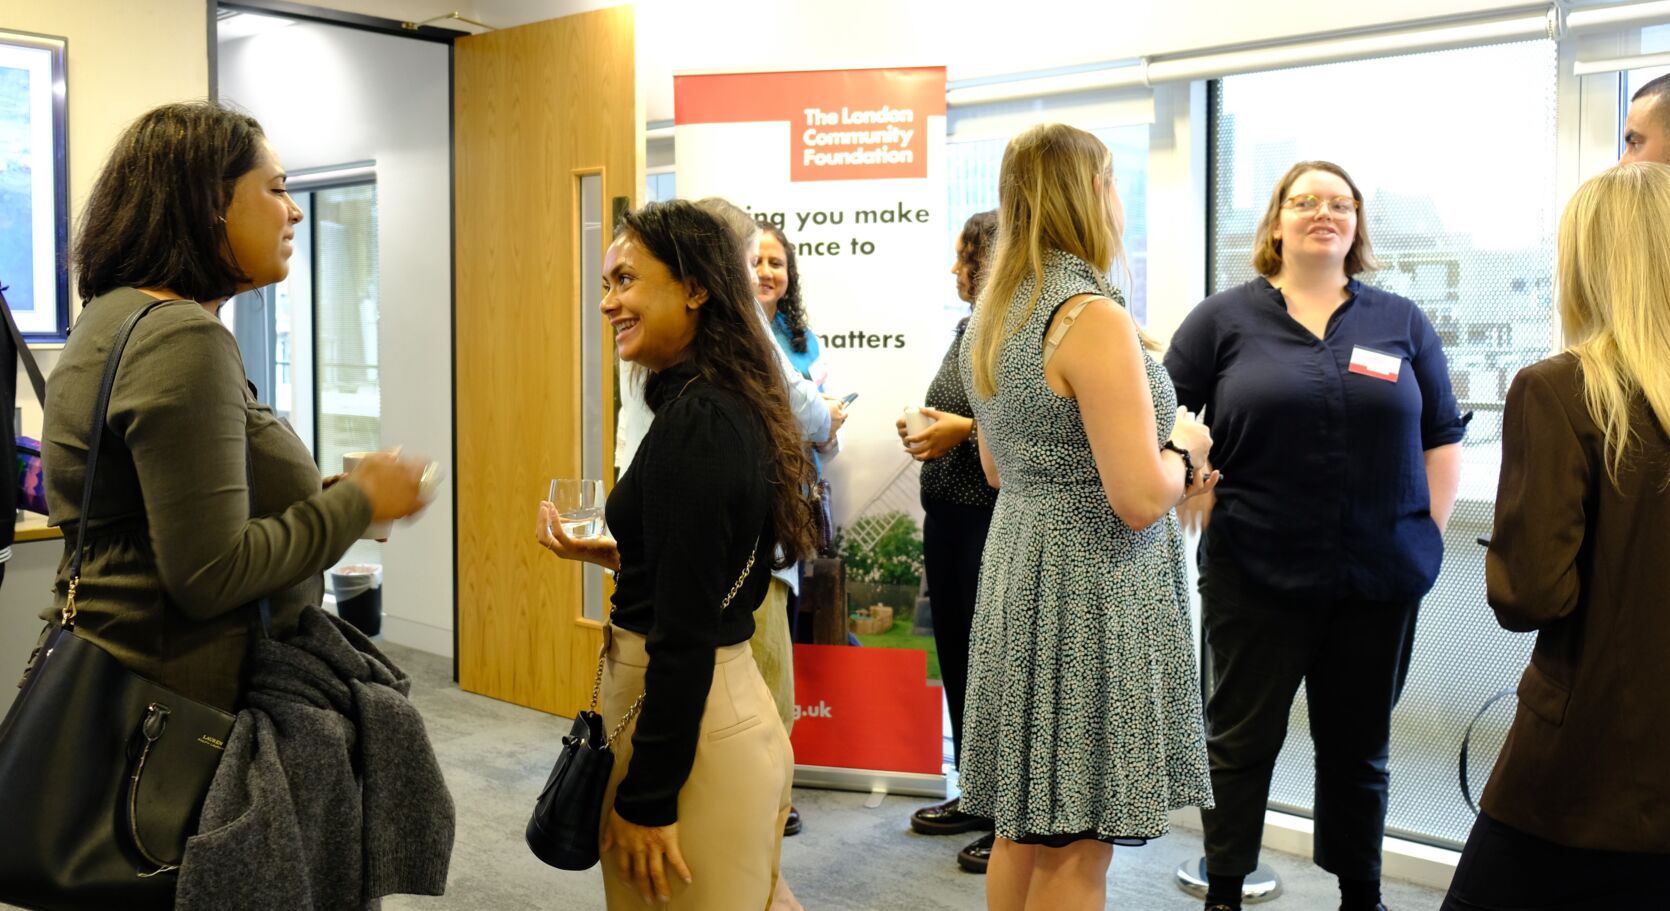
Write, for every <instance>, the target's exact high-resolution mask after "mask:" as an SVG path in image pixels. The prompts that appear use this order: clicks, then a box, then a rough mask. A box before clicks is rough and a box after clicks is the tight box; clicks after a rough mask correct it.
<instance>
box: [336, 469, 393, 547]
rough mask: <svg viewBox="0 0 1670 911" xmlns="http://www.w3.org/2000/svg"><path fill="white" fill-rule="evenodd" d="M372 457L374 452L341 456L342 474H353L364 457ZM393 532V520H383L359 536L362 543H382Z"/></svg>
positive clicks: (367, 527) (366, 528)
mask: <svg viewBox="0 0 1670 911" xmlns="http://www.w3.org/2000/svg"><path fill="white" fill-rule="evenodd" d="M372 455H376V453H375V452H366V451H363V450H362V451H360V452H348V453H343V455H342V473H343V474H347V475H351V474H353V473H354V469H355V468H358V467H359V464H360V462H362V461H364V460H365V458H366V456H372ZM393 530H394V520H393V519H385V520H383V521H381V522H372V523H371V524H370V525H367V526H366V527H365V531H364V532H363V533H361V534H360V540H362V541H382V540H385V539H387V538H388V536H389V532H392V531H393Z"/></svg>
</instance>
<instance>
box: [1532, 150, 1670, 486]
mask: <svg viewBox="0 0 1670 911" xmlns="http://www.w3.org/2000/svg"><path fill="white" fill-rule="evenodd" d="M1667 224H1670V166H1666V165H1662V164H1657V163H1653V162H1636V163H1633V164H1627V165H1620V166H1618V167H1615V168H1612V169H1611V170H1608V171H1605V172H1603V173H1601V174H1600V175H1598V176H1596V177H1592V178H1590V179H1589V180H1588V181H1586V182H1585V183H1584V184H1583V185H1582V186H1581V187H1578V188H1577V192H1576V193H1575V194H1573V195H1572V198H1571V202H1570V203H1568V204H1567V205H1566V211H1565V214H1564V215H1562V216H1561V218H1560V240H1559V279H1560V281H1559V289H1560V290H1559V294H1560V321H1561V323H1562V324H1563V326H1564V328H1565V333H1566V342H1567V345H1568V348H1567V350H1569V351H1571V352H1572V353H1573V354H1575V355H1576V356H1577V360H1578V362H1579V363H1580V364H1581V365H1582V368H1583V399H1584V403H1585V404H1586V405H1587V406H1588V409H1589V415H1590V416H1591V417H1592V418H1594V421H1595V424H1596V425H1597V426H1599V427H1600V428H1601V430H1602V431H1603V432H1604V433H1605V435H1606V446H1605V450H1606V473H1607V476H1608V477H1609V478H1611V479H1612V483H1613V484H1617V483H1618V473H1619V472H1620V471H1621V470H1622V468H1623V463H1624V458H1625V456H1626V455H1627V454H1628V452H1629V450H1630V448H1631V447H1632V446H1633V445H1634V443H1635V440H1636V437H1637V436H1638V435H1639V434H1640V428H1639V427H1636V426H1632V425H1631V423H1630V404H1631V402H1632V400H1633V399H1634V398H1635V397H1636V396H1637V395H1641V396H1644V397H1645V398H1646V400H1647V407H1648V410H1649V412H1650V413H1651V414H1652V415H1653V416H1654V417H1656V418H1657V419H1658V423H1659V426H1660V427H1661V428H1664V429H1665V430H1667V431H1670V233H1667V232H1665V230H1664V226H1665V225H1667ZM1665 483H1666V484H1667V485H1670V477H1666V479H1665Z"/></svg>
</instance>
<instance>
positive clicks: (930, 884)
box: [0, 645, 1442, 911]
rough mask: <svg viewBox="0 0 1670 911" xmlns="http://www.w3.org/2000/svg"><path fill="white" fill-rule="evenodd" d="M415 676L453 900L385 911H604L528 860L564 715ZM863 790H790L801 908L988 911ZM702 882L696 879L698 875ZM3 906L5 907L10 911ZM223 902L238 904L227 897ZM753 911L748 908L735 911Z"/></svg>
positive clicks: (1393, 886)
mask: <svg viewBox="0 0 1670 911" xmlns="http://www.w3.org/2000/svg"><path fill="white" fill-rule="evenodd" d="M383 647H384V648H385V649H386V650H387V652H388V654H389V656H390V657H391V658H393V659H394V660H395V661H396V662H397V663H399V664H400V665H401V666H402V667H404V668H406V669H407V670H408V671H409V672H410V673H411V674H412V677H413V680H414V686H413V690H412V698H413V701H414V702H415V703H416V704H417V706H418V708H419V710H421V711H422V712H423V716H424V720H425V722H426V723H427V724H428V728H429V735H430V737H431V738H432V739H433V741H434V743H435V751H436V753H437V754H438V755H439V757H440V760H441V768H442V770H443V771H444V772H445V774H446V778H447V783H448V785H449V786H450V787H451V789H452V795H453V798H454V800H455V801H456V803H457V805H458V840H457V845H456V847H455V848H454V850H453V855H452V871H451V876H450V878H449V880H448V884H447V894H446V895H444V896H441V897H436V898H420V897H416V896H395V897H393V898H390V899H388V900H387V901H386V902H384V905H383V906H384V908H386V909H389V911H438V909H460V911H465V909H467V911H519V909H529V911H533V909H540V911H549V909H570V908H574V909H590V908H602V907H603V897H602V896H603V887H602V883H601V881H600V880H599V878H598V874H597V871H596V870H591V871H587V872H584V873H568V872H564V871H560V870H553V869H551V868H550V867H547V866H545V865H544V864H541V863H540V862H539V861H537V860H535V859H534V857H533V855H532V854H530V853H528V850H527V848H526V847H525V846H524V845H523V842H522V830H523V827H524V826H525V825H526V824H527V821H528V813H529V811H530V809H531V808H532V801H533V798H534V795H535V794H536V793H538V791H539V788H540V786H541V785H542V784H543V783H544V780H545V775H546V773H547V772H549V771H550V763H551V760H552V759H553V758H554V756H555V752H556V746H557V741H558V739H559V738H560V737H561V736H562V735H563V734H564V733H566V732H567V729H568V724H567V723H566V722H564V721H563V720H562V719H560V718H556V717H554V716H551V715H546V714H544V713H542V712H536V711H533V710H530V709H524V708H520V707H517V706H513V705H509V704H507V703H503V702H498V701H496V700H493V699H488V698H485V697H482V696H476V695H472V694H469V693H465V692H463V691H461V690H459V689H458V687H457V686H455V685H454V684H453V683H452V662H451V660H450V659H446V658H441V657H437V656H435V655H430V654H427V653H424V652H419V651H415V650H412V649H408V648H403V647H400V646H396V645H384V646H383ZM867 799H868V795H866V794H856V793H849V792H843V791H814V790H806V789H797V790H796V791H795V804H796V806H798V807H799V808H800V812H801V816H802V817H803V818H804V820H805V826H806V828H805V831H804V832H803V833H802V834H800V835H798V836H796V837H794V838H790V839H788V840H787V841H786V842H785V843H784V847H783V871H784V876H785V878H786V879H787V880H788V882H789V884H790V885H791V886H792V887H793V888H794V891H795V894H796V896H797V897H798V898H799V899H800V901H801V902H802V903H803V904H804V905H805V906H806V908H807V909H808V911H896V909H906V911H942V909H943V911H965V909H981V908H984V907H985V892H984V891H983V885H984V878H983V877H980V876H975V875H971V874H967V873H963V872H962V871H961V870H959V869H958V868H957V864H956V852H957V850H958V849H959V848H961V847H962V846H963V845H964V844H965V843H967V842H968V841H970V840H971V837H969V836H956V837H932V838H930V837H924V836H921V835H916V834H914V833H912V832H911V831H910V828H909V825H908V821H909V818H910V812H911V810H913V809H915V808H916V807H918V806H920V805H922V804H923V803H925V802H926V801H923V800H921V799H919V798H904V797H888V798H886V799H885V800H884V801H883V802H882V804H881V806H880V807H877V808H875V809H868V808H866V807H865V806H864V803H865V801H866V800H867ZM1200 852H1201V844H1200V834H1199V833H1198V832H1192V831H1188V830H1178V831H1176V832H1173V833H1172V834H1171V835H1168V836H1166V837H1165V838H1163V839H1160V840H1158V841H1156V842H1153V843H1151V844H1149V845H1147V846H1145V847H1141V848H1120V849H1118V850H1116V851H1115V852H1114V858H1113V868H1112V870H1111V871H1110V872H1109V874H1108V896H1109V900H1108V907H1110V908H1116V909H1120V911H1199V909H1200V907H1201V903H1200V901H1199V900H1197V899H1192V898H1190V897H1189V896H1187V895H1185V894H1183V893H1182V892H1180V891H1179V890H1178V889H1177V888H1176V886H1174V885H1173V879H1172V873H1173V871H1174V870H1176V869H1177V866H1178V865H1179V864H1180V863H1182V862H1184V861H1186V860H1190V859H1192V858H1197V857H1199V856H1200ZM1264 857H1265V860H1266V861H1267V862H1268V863H1270V864H1271V865H1272V866H1274V867H1275V868H1276V869H1277V870H1278V871H1279V872H1280V874H1281V876H1282V880H1283V886H1284V890H1285V891H1284V894H1283V895H1282V896H1281V897H1280V898H1278V899H1277V900H1275V901H1273V902H1270V903H1267V904H1260V905H1249V906H1248V907H1249V908H1256V909H1269V911H1333V909H1335V908H1337V907H1338V905H1339V893H1338V891H1337V888H1336V886H1335V883H1334V880H1333V878H1332V877H1330V876H1328V875H1327V874H1325V873H1323V872H1322V871H1321V870H1319V869H1317V868H1316V867H1315V866H1313V865H1311V864H1310V862H1309V861H1306V860H1304V859H1302V858H1299V857H1294V856H1292V855H1287V854H1280V853H1277V852H1274V851H1266V852H1265V853H1264ZM694 872H695V875H697V876H700V875H701V871H699V870H698V871H694ZM1385 891H1386V903H1387V905H1388V906H1390V907H1391V908H1392V909H1394V911H1434V909H1436V908H1437V907H1438V904H1439V902H1440V900H1441V899H1442V896H1441V895H1440V894H1439V893H1438V892H1435V891H1433V890H1431V889H1426V888H1422V887H1420V886H1415V885H1410V884H1407V883H1400V882H1396V881H1391V880H1388V881H1387V882H1386V890H1385ZM9 907H10V906H8V905H0V908H9ZM228 907H235V903H234V904H232V905H229V906H228ZM739 911H747V909H739Z"/></svg>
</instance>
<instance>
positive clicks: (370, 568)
mask: <svg viewBox="0 0 1670 911" xmlns="http://www.w3.org/2000/svg"><path fill="white" fill-rule="evenodd" d="M330 583H331V594H333V595H335V596H336V615H337V616H339V617H341V618H342V619H343V620H346V621H347V622H349V623H351V624H353V625H354V628H355V629H358V630H359V631H360V632H362V633H364V634H366V635H367V636H375V635H377V634H379V633H381V632H382V631H383V567H382V566H381V565H379V564H377V563H350V564H347V565H345V566H338V567H336V568H335V569H333V570H331V571H330Z"/></svg>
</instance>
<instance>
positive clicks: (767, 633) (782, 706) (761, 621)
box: [748, 579, 794, 734]
mask: <svg viewBox="0 0 1670 911" xmlns="http://www.w3.org/2000/svg"><path fill="white" fill-rule="evenodd" d="M748 648H749V650H750V651H752V652H753V653H754V663H755V664H757V665H759V668H760V676H761V677H764V678H765V688H766V689H768V690H770V691H771V701H772V702H775V703H776V704H777V717H779V718H781V719H783V730H785V731H787V732H789V733H791V734H792V733H794V631H793V630H791V629H789V584H788V583H787V582H784V581H783V580H782V579H772V580H771V587H770V588H767V589H766V590H765V600H764V601H763V602H761V603H760V606H759V607H757V608H755V609H754V637H753V638H752V639H749V640H748Z"/></svg>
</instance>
